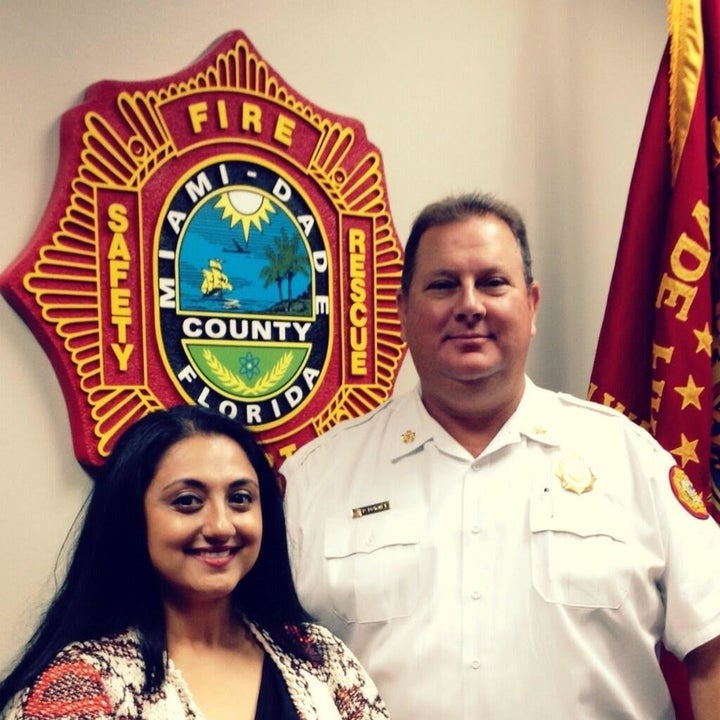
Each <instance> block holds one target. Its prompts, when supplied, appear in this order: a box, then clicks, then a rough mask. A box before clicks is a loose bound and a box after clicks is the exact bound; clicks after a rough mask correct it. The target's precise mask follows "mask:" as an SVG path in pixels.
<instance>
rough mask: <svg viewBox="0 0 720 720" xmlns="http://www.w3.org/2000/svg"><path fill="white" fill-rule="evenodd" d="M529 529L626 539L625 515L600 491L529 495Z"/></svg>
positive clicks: (621, 540) (532, 530)
mask: <svg viewBox="0 0 720 720" xmlns="http://www.w3.org/2000/svg"><path fill="white" fill-rule="evenodd" d="M530 531H531V532H533V533H537V532H544V531H552V532H564V533H572V534H573V535H577V536H579V537H593V536H597V535H605V536H607V537H610V538H612V539H613V540H617V541H618V542H623V543H624V542H627V537H628V531H627V526H626V514H625V512H624V511H623V509H622V508H621V507H619V506H618V505H617V504H616V503H615V502H614V501H613V500H612V498H610V497H608V496H607V495H603V494H601V493H592V492H590V493H584V494H582V495H575V494H574V493H570V492H567V491H564V492H558V493H554V494H553V493H549V494H544V495H543V496H535V497H533V501H532V502H531V503H530Z"/></svg>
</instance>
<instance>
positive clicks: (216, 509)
mask: <svg viewBox="0 0 720 720" xmlns="http://www.w3.org/2000/svg"><path fill="white" fill-rule="evenodd" d="M234 532H235V527H234V525H233V523H232V520H231V518H230V510H229V508H227V507H226V506H225V505H224V504H223V505H211V506H210V507H208V509H207V516H206V518H205V523H204V525H203V535H205V537H207V538H228V537H230V536H231V535H232V534H233V533H234Z"/></svg>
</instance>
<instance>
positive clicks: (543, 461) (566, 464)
mask: <svg viewBox="0 0 720 720" xmlns="http://www.w3.org/2000/svg"><path fill="white" fill-rule="evenodd" d="M539 300H540V289H539V285H538V283H537V282H536V281H534V280H533V277H532V270H531V262H530V252H529V249H528V245H527V238H526V232H525V227H524V224H523V221H522V219H521V218H520V216H519V215H518V214H517V212H516V211H515V210H514V209H513V208H511V207H509V206H508V205H506V204H504V203H502V202H499V201H497V200H495V199H494V198H493V197H491V196H476V195H466V196H461V197H457V198H449V199H447V200H445V201H442V202H440V203H437V204H434V205H431V206H429V207H428V208H426V209H425V210H424V211H423V212H422V213H421V214H420V215H419V216H418V218H417V220H416V221H415V223H414V225H413V228H412V231H411V233H410V237H409V239H408V242H407V245H406V248H405V266H404V269H403V277H402V289H401V292H400V294H399V296H398V310H399V315H400V321H401V324H402V330H403V334H404V338H405V340H406V341H407V344H408V347H409V350H410V352H411V354H412V358H413V360H414V363H415V367H416V369H417V373H418V376H419V378H420V383H419V387H418V388H417V389H416V390H415V391H413V392H410V393H408V394H406V395H403V396H401V397H397V398H393V399H391V400H390V401H389V402H387V403H386V404H384V405H383V406H382V407H380V408H378V409H377V410H375V411H374V412H372V413H370V414H369V415H367V416H365V417H363V418H360V419H356V420H352V421H348V422H345V423H341V424H340V425H338V426H337V427H335V428H333V429H332V430H331V431H330V432H328V433H327V434H326V435H324V436H322V437H320V438H318V439H317V440H315V441H313V442H311V443H309V444H308V445H307V446H305V447H303V448H302V449H301V450H300V451H299V452H298V453H296V454H295V455H294V456H292V457H291V458H289V459H288V460H287V461H286V463H285V464H284V466H283V468H282V473H283V475H284V476H285V478H286V480H287V491H286V510H287V522H288V533H289V539H290V546H291V558H292V562H293V567H294V574H295V577H296V582H297V588H298V592H299V594H300V598H301V600H302V601H303V602H304V604H305V606H306V607H307V609H308V610H309V611H310V612H311V613H312V614H314V615H316V616H317V617H318V618H319V619H320V620H321V621H322V622H324V623H325V624H326V625H327V626H328V627H329V628H331V629H332V630H333V631H335V632H336V633H337V634H338V635H340V636H341V637H342V638H343V639H344V640H345V641H346V642H347V643H348V644H349V645H350V647H351V648H352V649H353V650H354V652H355V653H356V654H357V655H358V657H359V659H360V660H361V662H362V663H363V664H364V665H365V667H366V669H367V670H368V672H369V673H370V675H371V676H372V677H373V679H374V680H375V681H376V683H377V685H378V687H379V689H380V693H381V695H382V696H383V698H384V699H385V701H386V702H387V704H388V707H389V710H390V713H391V715H392V717H393V718H394V719H395V720H426V719H427V720H430V719H432V720H438V719H439V718H442V719H443V720H454V719H455V718H458V719H459V718H464V719H465V720H470V719H471V718H472V719H475V718H493V720H498V719H500V718H513V719H514V718H523V719H526V718H542V719H543V720H548V719H553V720H554V719H555V718H573V720H574V719H575V718H582V719H583V720H587V719H588V718H603V719H609V718H613V719H614V718H637V719H640V720H662V719H664V718H672V717H673V711H672V705H671V702H670V699H669V695H668V691H667V688H666V686H665V683H664V681H663V677H662V673H661V671H660V668H659V665H658V661H657V657H656V649H657V644H658V642H659V641H661V640H662V641H663V642H664V643H665V644H666V646H667V647H668V648H669V649H670V650H672V651H673V652H674V653H675V654H676V655H677V656H679V657H681V658H684V659H685V662H686V665H687V668H688V670H689V673H690V680H691V690H692V697H693V704H694V709H695V713H696V720H707V719H708V718H720V638H719V637H718V636H720V578H719V577H718V573H717V570H716V566H717V558H718V557H720V530H718V528H717V526H716V525H715V524H714V522H713V521H712V520H711V519H709V518H708V517H707V513H706V512H705V510H704V506H703V505H702V502H701V500H700V498H699V497H698V496H697V494H696V493H695V492H694V490H693V488H692V485H691V484H690V482H689V480H688V478H687V476H686V475H685V474H684V473H683V472H682V471H681V470H680V469H679V468H678V467H677V466H676V465H675V462H674V460H673V458H672V456H671V455H670V454H669V453H667V452H665V451H664V450H662V449H661V448H660V447H659V446H658V445H657V443H656V442H655V441H654V440H653V439H652V438H651V437H650V436H649V435H648V434H647V433H645V432H644V431H643V430H641V429H640V428H638V427H637V426H636V425H634V424H633V423H631V422H630V421H629V420H628V419H626V418H625V417H623V416H622V415H620V414H619V413H616V412H615V411H613V410H610V409H607V408H604V407H602V406H599V405H594V404H592V403H589V402H586V401H584V400H578V399H576V398H573V397H570V396H567V395H564V394H556V393H552V392H549V391H547V390H543V389H540V388H538V387H536V386H535V385H534V384H533V383H532V382H531V381H530V380H529V379H528V378H527V377H526V375H525V362H526V358H527V353H528V348H529V345H530V341H531V338H532V336H533V335H534V334H535V316H536V312H537V308H538V303H539Z"/></svg>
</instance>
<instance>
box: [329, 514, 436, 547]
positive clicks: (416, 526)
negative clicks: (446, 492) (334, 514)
mask: <svg viewBox="0 0 720 720" xmlns="http://www.w3.org/2000/svg"><path fill="white" fill-rule="evenodd" d="M421 528H422V519H421V515H420V513H418V512H412V511H407V510H405V511H403V510H387V511H384V512H383V513H378V514H377V515H366V516H364V517H360V518H328V519H327V521H326V523H325V557H326V558H342V557H348V556H350V555H356V554H358V553H364V554H367V553H372V552H375V551H376V550H380V549H381V548H385V547H391V546H393V545H417V544H418V543H419V542H420V537H421Z"/></svg>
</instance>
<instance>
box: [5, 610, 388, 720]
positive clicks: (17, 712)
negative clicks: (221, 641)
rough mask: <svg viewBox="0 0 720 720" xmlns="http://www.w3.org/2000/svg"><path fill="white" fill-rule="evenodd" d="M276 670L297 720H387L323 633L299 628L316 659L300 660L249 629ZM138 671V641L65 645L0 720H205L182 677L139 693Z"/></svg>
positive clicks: (352, 662) (348, 656)
mask: <svg viewBox="0 0 720 720" xmlns="http://www.w3.org/2000/svg"><path fill="white" fill-rule="evenodd" d="M249 625H250V629H251V631H252V633H253V634H254V636H255V637H256V638H257V640H258V642H259V643H260V645H261V646H262V647H263V649H264V650H265V652H266V653H267V654H268V656H269V657H270V659H271V660H272V661H273V662H274V663H275V665H276V666H277V667H278V669H279V670H280V673H281V675H282V677H283V679H284V680H285V683H286V685H287V688H288V692H289V694H290V698H291V699H292V702H293V705H294V706H295V709H296V710H297V713H298V716H299V717H300V718H301V720H380V719H381V718H383V719H386V718H389V715H388V713H387V710H386V708H385V705H384V703H383V701H382V700H381V699H380V697H379V695H378V692H377V688H376V687H375V684H374V683H373V681H372V680H371V679H370V678H369V677H368V675H367V673H366V672H365V671H364V669H363V668H362V667H361V666H360V664H359V663H358V661H357V660H356V659H355V657H354V655H353V654H352V653H351V652H350V650H349V649H348V648H347V647H346V646H345V645H344V644H343V643H342V642H341V641H340V640H339V639H338V638H336V637H335V636H334V635H333V634H332V633H330V632H329V631H328V630H326V629H325V628H323V627H321V626H319V625H314V624H304V625H301V626H298V627H297V628H296V631H297V632H298V634H299V638H300V640H301V642H303V643H307V644H309V645H310V646H313V647H315V648H316V649H317V651H318V659H317V660H303V659H300V658H298V657H296V656H294V655H291V654H289V653H287V652H285V651H283V650H282V649H281V648H280V647H279V646H278V645H277V644H276V643H275V642H274V641H273V640H272V638H271V637H270V635H269V634H268V633H266V632H265V631H263V630H261V629H259V628H258V627H256V626H254V625H252V624H249ZM144 668H145V666H144V663H143V660H142V656H141V654H140V645H139V642H138V636H137V633H136V632H135V631H133V630H128V631H127V632H125V633H122V634H119V635H115V636H112V637H107V638H101V639H99V640H87V641H83V642H75V643H71V644H70V645H68V646H67V647H65V648H64V649H63V650H62V651H60V652H59V653H58V655H57V656H56V657H55V659H54V660H53V661H52V662H51V663H50V665H48V667H47V668H46V669H45V670H44V671H43V672H42V673H41V674H40V675H39V676H38V678H37V679H36V681H35V682H34V683H33V684H32V685H31V686H30V687H28V688H26V689H25V690H23V691H21V692H19V693H18V694H17V695H16V696H15V698H14V699H13V701H12V702H11V703H10V706H9V708H8V709H7V714H6V715H4V716H3V718H4V720H5V719H6V720H111V719H115V720H116V719H117V718H125V719H127V720H130V719H131V718H132V720H135V719H136V718H143V720H182V719H183V718H188V719H192V720H204V717H203V715H202V713H201V712H200V710H199V709H198V708H197V706H196V705H195V703H194V701H193V699H192V696H191V694H190V691H189V689H188V686H187V685H186V683H185V681H184V679H183V677H182V674H181V673H180V671H179V670H178V668H176V667H175V666H174V664H173V662H172V660H169V661H168V664H167V668H168V669H167V674H166V677H165V681H164V682H163V684H162V686H161V687H160V689H159V690H157V691H156V692H153V693H145V692H143V685H144V682H145V674H144Z"/></svg>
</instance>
